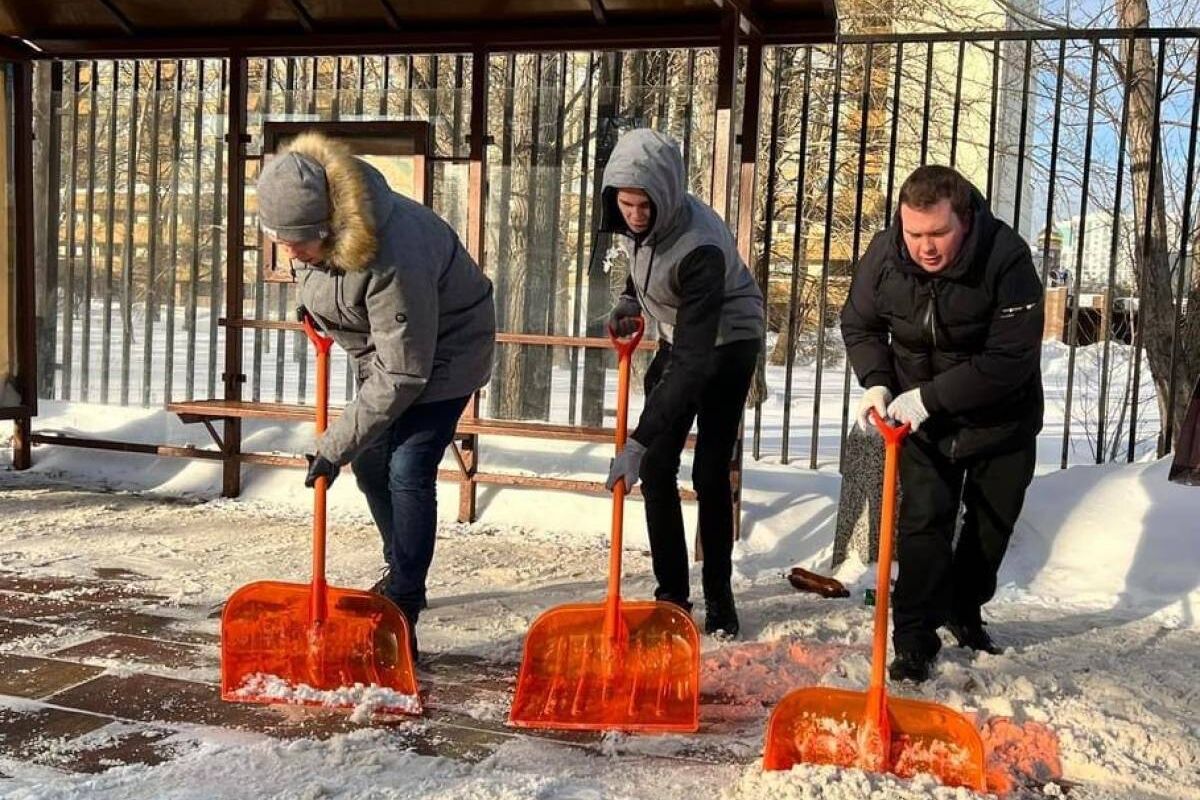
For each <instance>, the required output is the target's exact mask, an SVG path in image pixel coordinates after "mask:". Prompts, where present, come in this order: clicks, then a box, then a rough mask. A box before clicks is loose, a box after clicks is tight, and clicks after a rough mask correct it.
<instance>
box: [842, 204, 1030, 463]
mask: <svg viewBox="0 0 1200 800" xmlns="http://www.w3.org/2000/svg"><path fill="white" fill-rule="evenodd" d="M1042 297H1043V291H1042V284H1041V281H1040V280H1039V279H1038V275H1037V272H1036V270H1035V269H1034V266H1033V259H1032V255H1031V253H1030V250H1029V245H1028V244H1026V243H1025V241H1024V240H1023V239H1022V238H1021V237H1020V236H1019V235H1018V234H1017V233H1016V232H1015V231H1013V230H1012V228H1010V227H1009V226H1008V225H1006V224H1004V223H1003V222H1000V221H999V220H997V219H996V218H995V217H993V216H992V214H991V212H990V211H989V210H988V208H987V204H986V202H985V201H984V199H983V197H982V196H980V195H979V194H978V192H976V193H975V211H974V220H973V222H972V225H971V230H970V232H969V233H968V234H967V237H966V239H965V240H964V241H963V246H962V250H961V251H960V252H959V255H958V257H957V258H956V259H955V260H954V262H953V263H951V264H950V266H948V267H947V268H946V269H944V270H942V271H941V272H939V273H937V274H936V275H931V274H929V273H926V272H925V271H924V270H923V269H922V268H921V267H920V266H919V265H918V264H916V263H914V262H913V261H912V259H911V258H910V257H909V255H908V248H907V247H906V246H905V244H904V238H903V235H902V231H901V227H900V215H899V213H897V214H896V217H895V219H894V220H893V222H892V225H891V226H890V227H889V228H888V229H887V230H885V231H883V232H882V233H880V234H878V235H877V236H876V237H875V238H874V240H872V242H871V244H870V246H869V247H868V248H867V252H866V253H865V254H864V255H863V257H862V259H861V260H860V261H859V263H858V264H857V265H856V268H855V271H854V278H853V281H852V282H851V286H850V296H849V298H847V301H846V305H845V307H844V308H843V309H842V337H843V338H844V339H845V341H846V351H847V354H848V356H849V358H850V363H851V365H852V366H853V367H854V372H855V374H856V375H857V376H858V380H859V383H860V384H862V386H863V387H864V388H868V387H871V386H886V387H888V388H889V389H890V390H891V391H892V393H893V394H899V393H900V392H903V391H906V390H908V389H911V388H913V387H917V386H919V387H920V388H921V400H922V402H923V403H924V404H925V408H926V409H927V410H928V411H929V413H930V417H929V420H928V422H926V423H925V424H924V425H922V426H921V429H920V431H919V432H918V434H917V435H918V436H923V437H925V438H927V439H929V440H931V441H933V442H934V443H936V444H937V446H938V448H939V449H940V450H941V451H942V452H944V453H945V454H946V455H948V456H950V457H952V458H966V457H969V456H972V455H977V454H982V453H988V452H1002V451H1004V450H1006V449H1009V448H1010V447H1014V446H1018V445H1020V444H1023V443H1024V442H1026V441H1028V438H1029V437H1031V436H1033V435H1035V434H1037V432H1038V431H1040V430H1041V428H1042V372H1041V355H1042V347H1041V342H1042V330H1043V305H1042Z"/></svg>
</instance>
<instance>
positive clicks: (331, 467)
mask: <svg viewBox="0 0 1200 800" xmlns="http://www.w3.org/2000/svg"><path fill="white" fill-rule="evenodd" d="M304 457H305V458H307V459H308V474H307V475H305V476H304V485H305V486H307V487H308V488H309V489H311V488H313V487H314V486H316V485H317V478H325V479H326V481H325V486H326V487H329V486H333V482H334V481H335V480H337V476H338V473H339V472H341V471H342V468H341V467H339V466H338V465H337V464H335V463H333V462H332V461H330V460H329V459H327V458H326V457H325V456H322V455H313V454H312V453H305V454H304Z"/></svg>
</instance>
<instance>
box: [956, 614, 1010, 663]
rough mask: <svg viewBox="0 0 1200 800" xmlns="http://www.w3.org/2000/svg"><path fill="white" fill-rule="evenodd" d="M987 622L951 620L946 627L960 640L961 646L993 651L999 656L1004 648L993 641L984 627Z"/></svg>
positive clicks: (985, 651)
mask: <svg viewBox="0 0 1200 800" xmlns="http://www.w3.org/2000/svg"><path fill="white" fill-rule="evenodd" d="M986 624H987V623H985V622H949V623H946V628H947V629H948V630H949V631H950V633H951V634H953V636H954V638H955V639H956V640H957V641H958V646H959V647H969V648H971V649H972V650H975V651H980V652H984V653H991V654H992V655H994V656H998V655H1000V654H1001V653H1003V652H1004V648H1003V647H1001V646H1000V645H998V644H996V643H995V642H994V641H992V637H991V636H989V635H988V632H987V631H985V630H984V629H983V626H984V625H986Z"/></svg>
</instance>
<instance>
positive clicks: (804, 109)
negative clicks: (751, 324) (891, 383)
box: [779, 45, 813, 464]
mask: <svg viewBox="0 0 1200 800" xmlns="http://www.w3.org/2000/svg"><path fill="white" fill-rule="evenodd" d="M812 54H813V45H806V46H805V47H804V89H803V90H802V91H801V92H800V151H799V152H800V164H799V166H798V167H797V170H796V217H795V220H794V225H793V228H792V285H791V290H790V293H789V298H790V299H789V301H788V325H787V337H788V338H787V348H786V357H785V360H784V368H783V441H782V443H781V445H780V451H779V460H780V461H781V462H782V463H784V464H786V463H788V460H789V459H788V443H789V440H790V438H791V430H792V429H791V420H792V370H793V366H794V365H795V363H796V325H797V322H796V310H797V306H798V305H799V303H798V302H797V300H798V298H797V297H796V293H797V288H798V286H799V282H800V270H801V269H802V268H803V267H802V266H801V265H802V263H803V264H804V265H805V266H807V259H806V253H804V252H803V250H804V247H805V245H804V239H805V237H804V235H803V234H804V231H805V227H806V222H805V219H806V209H805V208H804V199H805V181H806V175H807V170H808V110H809V100H810V97H809V91H810V88H811V86H812Z"/></svg>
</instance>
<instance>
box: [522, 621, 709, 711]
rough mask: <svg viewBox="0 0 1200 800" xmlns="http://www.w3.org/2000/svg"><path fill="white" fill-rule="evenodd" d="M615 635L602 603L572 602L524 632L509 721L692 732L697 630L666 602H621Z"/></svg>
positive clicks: (697, 667) (696, 687) (697, 705)
mask: <svg viewBox="0 0 1200 800" xmlns="http://www.w3.org/2000/svg"><path fill="white" fill-rule="evenodd" d="M620 615H621V616H620V619H621V624H619V625H618V626H617V627H618V630H617V631H616V634H615V635H613V634H609V633H606V631H605V624H604V618H605V604H604V603H572V604H568V605H563V606H559V607H557V608H552V609H550V610H549V611H546V612H545V613H543V614H542V615H541V616H540V617H538V618H537V619H536V620H534V622H533V625H532V627H531V628H530V629H529V634H528V636H526V637H525V654H524V657H523V659H522V660H521V670H520V672H519V673H518V674H517V691H516V696H515V697H514V698H513V705H512V712H511V713H510V715H509V723H510V724H512V725H516V726H519V727H523V728H554V729H580V730H623V731H695V730H696V729H697V728H699V727H700V634H699V631H697V630H696V623H695V622H693V621H692V618H691V616H690V615H688V613H687V612H685V611H684V610H683V609H681V608H679V607H678V606H676V605H673V604H671V603H656V602H652V601H651V602H647V601H642V602H634V603H625V602H622V603H621V606H620Z"/></svg>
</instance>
